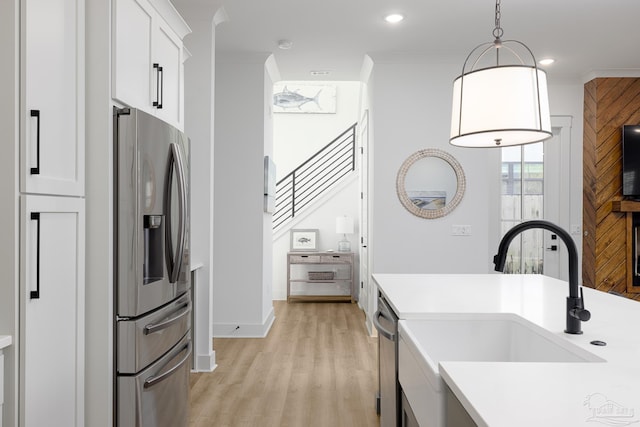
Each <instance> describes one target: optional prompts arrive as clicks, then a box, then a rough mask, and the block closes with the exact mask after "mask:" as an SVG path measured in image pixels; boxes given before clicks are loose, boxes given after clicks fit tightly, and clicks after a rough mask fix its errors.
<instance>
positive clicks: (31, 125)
mask: <svg viewBox="0 0 640 427" xmlns="http://www.w3.org/2000/svg"><path fill="white" fill-rule="evenodd" d="M21 8H22V14H21V15H22V18H21V19H22V30H21V31H22V34H21V36H22V37H21V38H22V43H21V50H22V70H23V71H22V85H21V90H22V97H21V99H22V103H21V110H22V111H21V126H22V127H21V130H22V131H21V144H20V145H21V150H20V157H21V159H20V166H21V167H20V169H21V172H20V191H22V192H23V193H36V194H58V195H69V196H83V195H84V126H83V123H84V119H83V118H84V20H83V19H79V17H82V18H83V17H84V2H83V0H23V1H22V2H21Z"/></svg>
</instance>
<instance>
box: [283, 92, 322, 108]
mask: <svg viewBox="0 0 640 427" xmlns="http://www.w3.org/2000/svg"><path fill="white" fill-rule="evenodd" d="M320 92H322V89H320V90H319V91H318V93H316V96H314V97H313V98H308V97H306V96H303V95H300V94H299V93H298V92H296V91H291V90H289V89H287V87H286V86H285V87H284V89H283V90H282V92H278V93H274V94H273V105H275V106H277V107H281V108H284V109H287V108H297V109H298V110H299V109H300V107H302V106H303V105H304V104H306V103H308V102H313V103H315V104H316V105H317V106H318V108H320V104H318V96H319V95H320Z"/></svg>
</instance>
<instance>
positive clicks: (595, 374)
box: [373, 274, 640, 427]
mask: <svg viewBox="0 0 640 427" xmlns="http://www.w3.org/2000/svg"><path fill="white" fill-rule="evenodd" d="M373 278H374V280H375V282H376V283H377V285H378V288H379V290H380V291H381V292H382V294H383V295H384V296H385V298H386V299H387V301H388V302H389V303H390V305H391V307H392V309H393V310H394V311H395V313H396V314H397V315H398V317H399V318H400V319H401V320H402V319H421V318H425V317H428V316H432V315H434V314H454V313H460V314H465V313H474V314H475V313H478V314H479V313H510V314H515V315H517V316H520V317H522V318H524V319H526V320H528V321H529V322H532V323H534V324H535V325H538V326H540V327H541V328H544V329H545V330H546V331H549V332H550V333H552V334H554V335H556V336H557V337H560V338H562V339H563V340H567V341H568V342H570V343H571V344H573V345H576V346H578V347H580V348H582V349H583V350H585V351H588V352H589V353H591V354H593V355H594V356H597V357H599V358H601V359H603V360H604V362H601V363H557V362H544V363H539V362H518V363H513V362H486V361H485V362H478V361H445V360H441V361H440V364H439V371H440V375H441V377H442V379H443V380H444V382H445V384H446V385H447V387H448V388H450V389H451V391H452V392H453V394H454V395H455V397H456V398H457V399H458V400H459V401H460V403H461V404H462V406H463V408H464V410H465V411H466V412H467V413H468V414H469V416H470V417H471V419H472V420H473V422H474V423H475V424H477V425H478V426H491V427H500V426H505V427H506V426H509V427H511V426H514V425H518V426H520V427H522V426H531V427H534V426H536V427H539V426H582V425H585V426H586V425H589V426H593V425H594V423H595V425H598V424H602V425H628V424H635V423H639V424H640V398H639V397H638V396H640V371H638V370H637V366H638V363H639V361H640V330H639V329H640V304H639V303H638V302H636V301H631V300H628V299H625V298H621V297H618V296H614V295H610V294H606V293H603V292H600V291H596V290H593V289H589V288H584V302H585V308H587V309H588V310H589V311H590V312H591V314H592V317H591V319H590V320H589V321H588V322H583V324H582V330H583V332H584V333H583V334H581V335H570V334H566V333H564V329H565V326H566V325H565V323H566V307H565V301H566V297H567V296H568V293H569V285H568V284H567V282H564V281H560V280H557V279H553V278H550V277H546V276H540V275H502V274H484V275H469V274H465V275H454V274H444V275H439V274H438V275H430V274H374V275H373ZM448 339H451V340H455V339H456V337H455V336H451V337H449V338H448ZM592 341H602V342H605V343H606V346H595V345H593V344H591V342H592ZM400 370H402V367H400Z"/></svg>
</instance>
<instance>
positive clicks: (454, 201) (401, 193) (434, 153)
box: [396, 148, 466, 219]
mask: <svg viewBox="0 0 640 427" xmlns="http://www.w3.org/2000/svg"><path fill="white" fill-rule="evenodd" d="M426 157H436V158H439V159H442V160H444V161H445V162H447V163H448V164H449V166H451V168H452V169H453V171H454V172H455V174H456V180H457V184H456V193H455V195H454V196H453V198H451V200H449V202H447V204H446V205H445V206H444V207H443V208H439V209H422V208H420V207H418V206H416V205H415V203H413V202H412V201H411V199H410V198H409V195H408V194H407V190H406V189H405V179H406V176H407V173H408V172H409V169H410V168H411V167H412V166H413V165H414V163H416V162H417V161H418V160H421V159H424V158H426ZM465 188H466V180H465V176H464V171H463V170H462V166H460V163H458V161H457V160H456V159H455V157H453V156H452V155H451V154H449V153H447V152H446V151H443V150H439V149H437V148H426V149H424V150H420V151H417V152H415V153H413V154H412V155H411V156H409V157H408V158H407V159H406V160H405V161H404V163H402V166H400V170H399V171H398V176H397V178H396V193H397V194H398V198H399V199H400V203H402V206H404V207H405V209H406V210H408V211H409V212H411V213H412V214H414V215H415V216H418V217H420V218H426V219H435V218H441V217H443V216H446V215H448V214H449V213H451V211H453V210H454V209H455V208H456V207H457V206H458V204H459V203H460V201H461V200H462V197H463V196H464V191H465Z"/></svg>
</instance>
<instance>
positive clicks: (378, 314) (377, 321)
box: [373, 308, 396, 341]
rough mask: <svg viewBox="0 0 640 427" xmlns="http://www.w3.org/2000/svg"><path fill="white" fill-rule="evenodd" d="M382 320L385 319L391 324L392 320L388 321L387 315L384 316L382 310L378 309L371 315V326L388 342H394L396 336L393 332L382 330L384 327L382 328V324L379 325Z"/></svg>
mask: <svg viewBox="0 0 640 427" xmlns="http://www.w3.org/2000/svg"><path fill="white" fill-rule="evenodd" d="M381 317H382V318H384V319H387V320H388V321H390V322H393V319H390V318H389V316H388V315H385V313H383V312H382V310H381V309H380V308H378V311H376V314H374V315H373V324H374V326H375V327H376V329H377V330H378V332H379V333H380V335H382V336H383V337H385V338H386V339H388V340H390V341H395V340H396V334H395V332H393V331H389V330H387V329H385V328H384V326H382V324H381V323H380V318H381Z"/></svg>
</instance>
